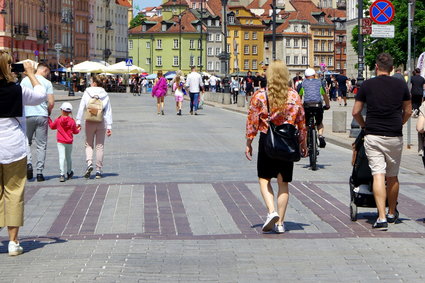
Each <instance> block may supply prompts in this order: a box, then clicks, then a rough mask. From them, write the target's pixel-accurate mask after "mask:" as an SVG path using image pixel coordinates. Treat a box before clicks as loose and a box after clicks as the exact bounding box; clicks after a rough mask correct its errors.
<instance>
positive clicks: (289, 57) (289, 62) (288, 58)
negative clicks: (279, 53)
mask: <svg viewBox="0 0 425 283" xmlns="http://www.w3.org/2000/svg"><path fill="white" fill-rule="evenodd" d="M289 64H291V56H286V65H289Z"/></svg>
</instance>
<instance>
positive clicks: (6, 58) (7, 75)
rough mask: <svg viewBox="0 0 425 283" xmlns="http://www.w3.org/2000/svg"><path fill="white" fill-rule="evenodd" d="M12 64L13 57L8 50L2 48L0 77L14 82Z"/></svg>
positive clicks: (0, 53)
mask: <svg viewBox="0 0 425 283" xmlns="http://www.w3.org/2000/svg"><path fill="white" fill-rule="evenodd" d="M10 64H12V57H11V56H10V55H9V53H8V52H7V51H4V50H0V79H3V80H6V81H7V82H9V83H14V82H15V76H14V75H13V74H12V71H11V67H10Z"/></svg>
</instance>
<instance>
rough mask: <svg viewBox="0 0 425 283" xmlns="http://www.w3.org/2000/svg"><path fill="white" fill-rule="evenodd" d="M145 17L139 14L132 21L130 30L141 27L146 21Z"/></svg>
mask: <svg viewBox="0 0 425 283" xmlns="http://www.w3.org/2000/svg"><path fill="white" fill-rule="evenodd" d="M145 19H146V18H145V16H144V15H142V14H137V16H135V17H134V18H133V19H132V20H131V21H130V29H132V28H135V27H137V26H140V25H141V24H142V22H143V21H144V20H145Z"/></svg>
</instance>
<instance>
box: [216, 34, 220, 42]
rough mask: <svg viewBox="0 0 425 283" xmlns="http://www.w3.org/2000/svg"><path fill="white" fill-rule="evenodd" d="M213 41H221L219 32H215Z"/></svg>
mask: <svg viewBox="0 0 425 283" xmlns="http://www.w3.org/2000/svg"><path fill="white" fill-rule="evenodd" d="M215 41H217V42H220V41H221V34H219V33H216V34H215Z"/></svg>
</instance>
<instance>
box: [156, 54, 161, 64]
mask: <svg viewBox="0 0 425 283" xmlns="http://www.w3.org/2000/svg"><path fill="white" fill-rule="evenodd" d="M156 65H157V66H162V56H156Z"/></svg>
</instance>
